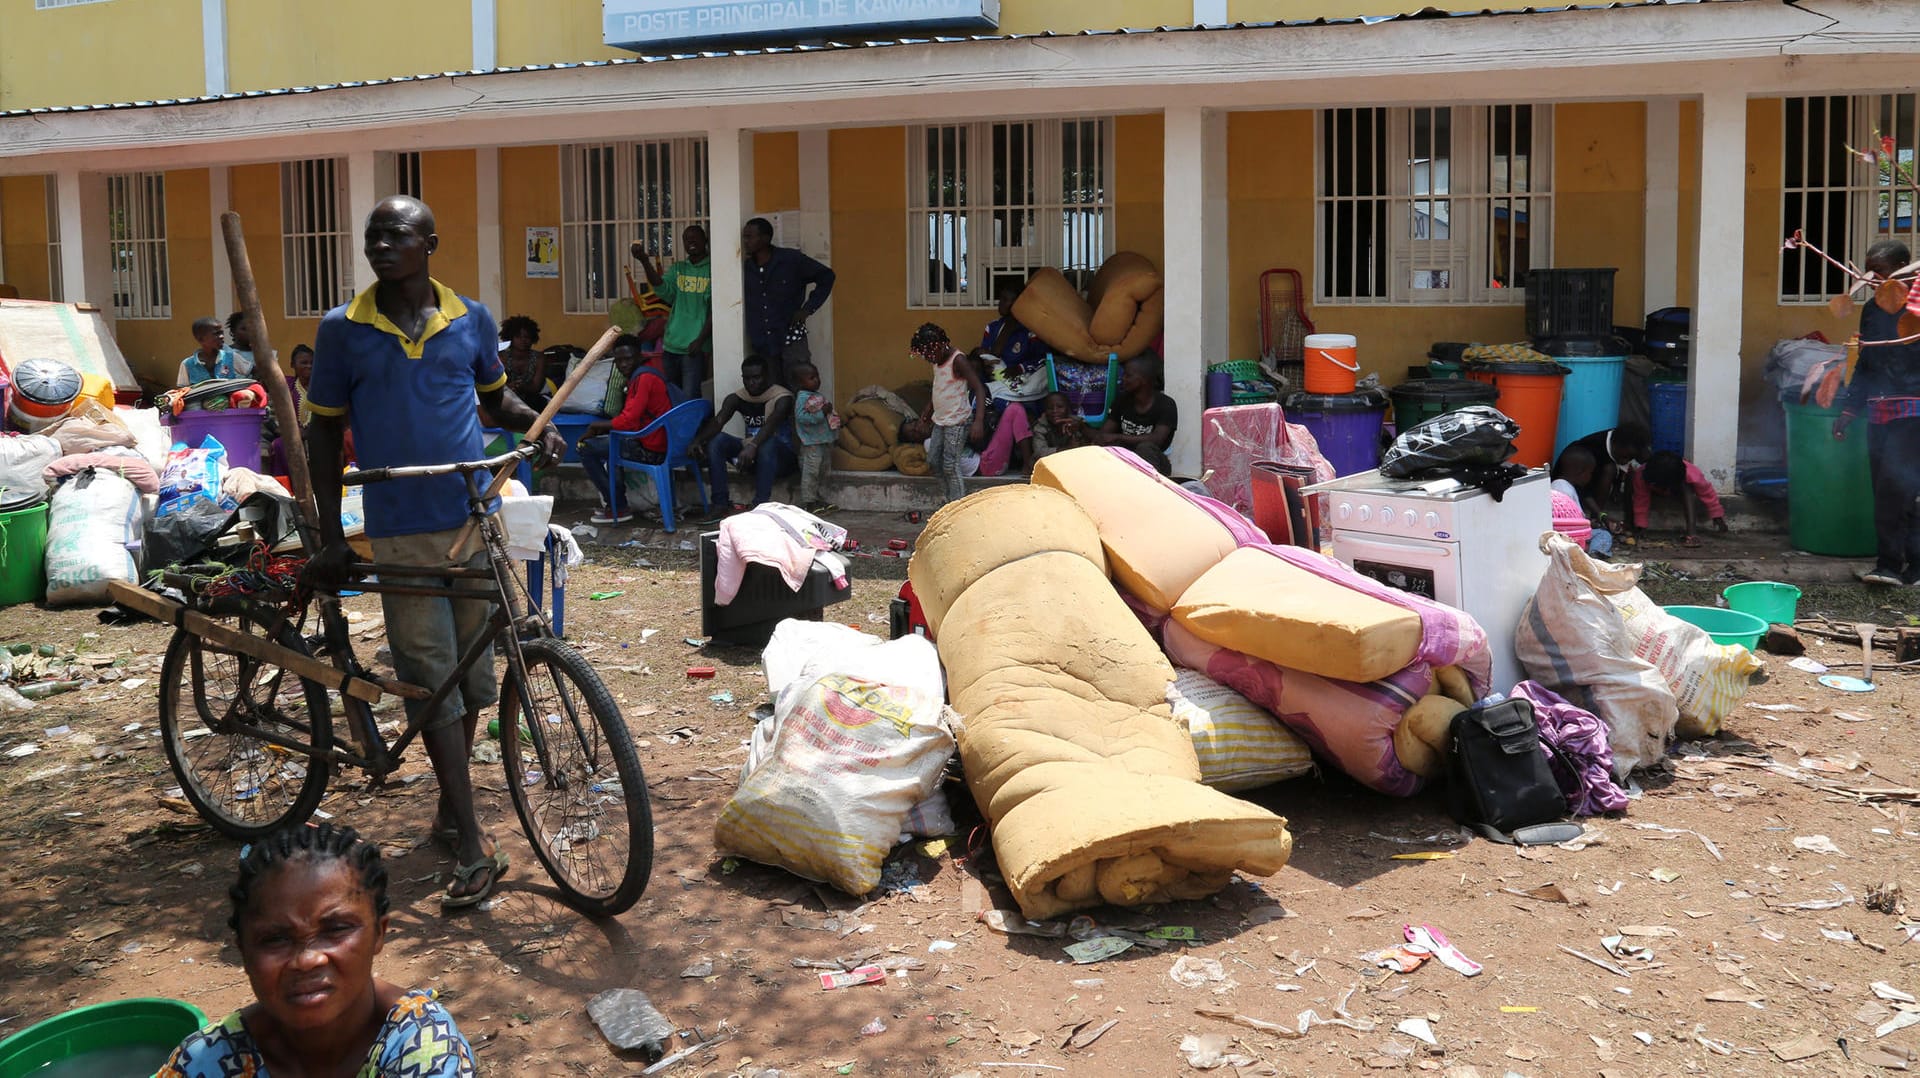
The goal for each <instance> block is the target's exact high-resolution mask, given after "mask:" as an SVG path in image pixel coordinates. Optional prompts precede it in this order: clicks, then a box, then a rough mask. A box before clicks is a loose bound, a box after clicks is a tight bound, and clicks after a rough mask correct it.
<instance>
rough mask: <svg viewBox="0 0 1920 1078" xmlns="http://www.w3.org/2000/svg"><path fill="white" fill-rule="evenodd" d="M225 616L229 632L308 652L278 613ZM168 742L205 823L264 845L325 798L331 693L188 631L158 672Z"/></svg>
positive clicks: (241, 609) (230, 612)
mask: <svg viewBox="0 0 1920 1078" xmlns="http://www.w3.org/2000/svg"><path fill="white" fill-rule="evenodd" d="M223 612H224V613H226V614H227V617H226V618H224V619H223V623H224V624H226V625H227V626H229V627H230V628H233V629H236V630H238V631H240V632H244V633H246V634H248V635H250V636H253V637H256V638H258V639H261V640H265V641H267V642H269V643H273V644H278V645H280V646H281V647H285V648H291V649H293V650H294V651H298V652H300V653H301V654H303V655H304V654H306V653H307V646H306V642H305V641H304V640H302V639H301V637H300V634H299V632H297V631H296V630H295V629H294V628H293V627H292V626H291V625H289V624H288V623H287V621H286V620H285V619H284V618H282V617H280V616H279V615H278V613H277V612H276V611H274V610H272V609H271V608H262V607H260V606H259V605H257V604H253V603H244V604H239V605H237V606H235V607H230V608H228V609H227V610H225V611H223ZM262 735H265V736H262ZM273 738H278V739H281V740H284V741H286V742H289V744H276V743H275V742H274V741H273V740H271V739H273ZM160 743H161V745H162V747H163V748H164V749H165V750H166V754H167V762H168V763H169V764H170V765H172V767H173V774H174V777H175V778H177V779H179V781H180V790H181V792H182V793H183V794H185V795H186V798H187V801H188V802H190V803H191V804H192V805H193V807H194V809H195V811H197V812H199V813H200V815H201V817H202V818H204V819H205V820H206V821H207V822H208V823H210V824H212V825H213V826H214V827H215V828H216V829H217V830H219V831H220V832H221V833H223V834H226V835H230V836H232V837H234V838H238V839H255V838H260V837H261V836H263V835H267V834H271V833H272V832H274V831H276V830H278V829H279V828H281V827H283V826H285V825H287V824H293V823H301V822H303V821H305V820H306V819H308V818H309V817H311V816H312V815H313V810H314V809H316V808H318V807H319V806H320V799H321V798H322V797H323V796H325V794H326V792H327V766H328V764H327V754H328V752H329V751H330V750H331V749H332V747H333V718H332V714H331V712H330V711H329V709H328V701H327V691H326V689H325V688H323V687H321V686H320V685H319V684H318V683H316V682H312V681H307V680H305V679H303V678H300V677H297V676H295V675H294V674H291V673H289V672H288V671H287V670H286V669H284V668H282V667H280V666H276V665H274V664H272V663H267V662H262V661H261V660H259V659H255V658H253V657H251V656H248V655H242V654H240V653H239V652H235V651H229V650H227V649H224V648H222V647H220V646H219V645H217V644H214V643H213V642H212V641H209V640H205V639H203V638H201V637H198V636H195V635H193V634H192V633H189V632H187V631H186V630H184V629H182V630H180V631H177V632H175V633H174V634H173V640H172V642H170V643H169V644H168V645H167V655H166V658H165V659H164V660H163V661H162V662H161V665H160ZM294 745H298V746H300V747H299V748H294V747H293V746H294Z"/></svg>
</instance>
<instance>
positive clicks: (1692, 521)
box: [1627, 452, 1727, 547]
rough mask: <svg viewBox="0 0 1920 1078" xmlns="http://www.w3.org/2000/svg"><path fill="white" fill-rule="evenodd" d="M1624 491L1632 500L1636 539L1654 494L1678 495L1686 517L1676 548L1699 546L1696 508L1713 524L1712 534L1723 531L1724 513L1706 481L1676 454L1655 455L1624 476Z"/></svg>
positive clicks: (1717, 498) (1725, 527)
mask: <svg viewBox="0 0 1920 1078" xmlns="http://www.w3.org/2000/svg"><path fill="white" fill-rule="evenodd" d="M1627 490H1628V492H1629V493H1630V494H1631V495H1632V498H1633V530H1634V533H1635V534H1636V535H1637V534H1638V533H1640V532H1641V531H1643V530H1645V528H1646V526H1647V509H1648V508H1649V506H1650V505H1651V503H1652V501H1653V496H1654V495H1655V494H1664V495H1669V496H1672V495H1678V496H1679V498H1680V504H1681V507H1682V508H1683V509H1685V511H1686V515H1687V531H1686V534H1684V535H1682V536H1681V537H1680V545H1682V546H1689V547H1696V546H1699V545H1700V536H1699V534H1698V521H1699V514H1698V511H1697V509H1696V508H1695V507H1696V506H1702V507H1705V509H1706V511H1707V519H1708V520H1710V521H1712V522H1713V526H1714V529H1715V530H1717V531H1726V530H1727V511H1726V510H1725V509H1722V508H1721V507H1720V496H1719V495H1718V494H1716V493H1714V490H1713V484H1712V483H1709V482H1707V477H1706V476H1705V475H1702V474H1701V472H1700V469H1699V468H1696V467H1694V465H1693V462H1692V461H1689V460H1685V459H1683V458H1682V457H1681V456H1680V454H1678V453H1670V452H1663V453H1655V454H1654V455H1653V458H1652V459H1651V460H1649V461H1647V466H1646V467H1644V468H1637V469H1635V470H1634V471H1631V472H1629V473H1627Z"/></svg>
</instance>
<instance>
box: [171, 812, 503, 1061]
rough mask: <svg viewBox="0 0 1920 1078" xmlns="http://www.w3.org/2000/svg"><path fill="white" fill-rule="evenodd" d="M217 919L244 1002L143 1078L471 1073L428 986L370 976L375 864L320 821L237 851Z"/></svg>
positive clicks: (380, 937)
mask: <svg viewBox="0 0 1920 1078" xmlns="http://www.w3.org/2000/svg"><path fill="white" fill-rule="evenodd" d="M229 894H230V895H231V896H232V898H233V915H232V917H231V918H230V919H229V920H228V922H227V923H228V924H229V925H231V926H232V928H233V931H234V935H235V937H236V938H237V940H238V942H239V947H240V961H241V963H242V964H243V965H244V966H245V967H246V971H247V980H248V981H249V982H251V983H252V985H253V994H254V998H255V1002H254V1003H251V1004H248V1005H247V1006H245V1007H242V1008H241V1009H240V1010H238V1011H235V1012H234V1013H233V1014H231V1015H228V1016H227V1017H226V1019H225V1020H223V1021H220V1022H217V1023H214V1024H213V1025H210V1026H208V1027H206V1028H205V1029H202V1030H200V1031H199V1032H197V1033H195V1034H193V1035H192V1036H190V1037H188V1038H187V1039H186V1040H184V1041H182V1042H180V1047H178V1048H176V1049H174V1052H173V1057H172V1058H171V1059H169V1060H168V1061H167V1063H166V1065H165V1066H163V1067H161V1068H160V1070H159V1073H158V1074H157V1075H155V1078H229V1076H231V1075H238V1074H246V1075H253V1076H255V1078H292V1076H297V1075H309V1074H312V1075H320V1074H329V1075H331V1074H351V1075H354V1076H355V1078H471V1076H472V1075H473V1074H474V1067H473V1050H472V1049H471V1048H470V1047H468V1045H467V1039H466V1038H465V1037H463V1036H461V1035H460V1030H459V1028H458V1027H456V1026H455V1025H454V1024H453V1016H452V1015H449V1014H448V1013H447V1012H446V1010H445V1009H444V1008H442V1007H441V1006H440V1004H438V1003H436V1002H434V996H433V993H432V992H424V991H419V990H416V989H401V988H400V987H399V986H397V985H393V984H389V983H387V982H386V981H382V980H379V979H378V978H376V977H374V975H373V959H374V956H376V955H378V954H379V953H380V950H381V948H382V947H383V946H385V944H386V939H387V925H388V921H389V917H388V914H387V870H386V867H385V866H384V865H382V864H381V862H380V850H379V848H378V847H376V846H374V845H373V844H372V843H370V842H365V841H363V840H362V839H361V838H360V836H359V835H358V834H355V833H354V831H353V829H352V828H349V827H335V826H334V825H333V824H331V823H322V824H320V825H319V826H318V827H310V826H297V827H289V828H287V829H285V830H282V831H279V832H276V833H274V834H272V835H270V836H268V837H267V838H265V839H262V840H260V841H259V842H256V843H254V844H253V845H251V846H246V847H242V848H241V853H240V878H239V880H238V881H237V882H236V883H235V884H234V885H233V888H232V890H231V891H230V892H229Z"/></svg>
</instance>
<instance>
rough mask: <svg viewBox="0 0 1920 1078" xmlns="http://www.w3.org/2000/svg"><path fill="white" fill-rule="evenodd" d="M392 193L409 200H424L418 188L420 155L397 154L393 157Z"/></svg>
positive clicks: (415, 153) (414, 153) (416, 153)
mask: <svg viewBox="0 0 1920 1078" xmlns="http://www.w3.org/2000/svg"><path fill="white" fill-rule="evenodd" d="M393 173H394V177H393V179H394V193H395V194H401V195H407V196H409V197H411V198H425V197H426V196H425V195H423V194H421V193H420V192H421V190H422V188H421V186H420V154H419V153H418V152H413V153H399V154H394V155H393Z"/></svg>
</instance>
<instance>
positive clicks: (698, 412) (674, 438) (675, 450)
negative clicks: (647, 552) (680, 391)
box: [607, 397, 713, 534]
mask: <svg viewBox="0 0 1920 1078" xmlns="http://www.w3.org/2000/svg"><path fill="white" fill-rule="evenodd" d="M712 415H713V402H712V401H710V400H707V399H706V398H704V397H702V398H701V399H699V400H691V401H687V402H686V403H684V404H676V405H674V406H673V407H672V408H669V409H667V414H666V415H663V416H661V417H660V418H659V419H656V420H654V421H653V422H651V423H649V424H647V425H646V426H645V427H644V428H642V429H640V430H637V431H618V430H617V431H614V432H612V433H611V434H609V435H607V504H608V505H612V504H614V500H613V495H614V491H615V490H616V489H617V488H618V485H619V484H620V483H623V482H625V481H626V480H625V478H624V477H623V476H622V475H621V474H620V473H621V472H623V471H634V472H643V473H645V474H646V475H647V477H648V478H649V479H651V480H653V489H654V492H655V493H656V494H658V495H659V496H660V523H661V524H662V525H663V526H665V528H666V529H667V531H668V533H669V534H671V533H672V532H673V472H674V469H676V468H685V469H687V470H688V471H690V472H692V473H693V486H694V489H695V490H698V491H699V492H700V508H701V510H702V511H703V512H704V511H707V510H710V509H711V508H712V503H711V502H709V501H708V500H707V485H706V483H704V482H702V481H701V471H702V465H703V462H702V461H698V460H695V459H694V458H693V453H692V450H691V447H692V445H693V436H694V435H696V434H698V433H700V427H701V425H702V424H704V423H706V421H707V419H708V417H710V416H712ZM661 430H664V431H666V432H667V459H666V460H665V461H664V462H662V463H660V464H646V463H642V462H641V461H637V460H628V459H627V458H626V456H625V455H624V454H622V453H621V451H620V446H621V443H622V442H623V441H624V440H626V439H628V438H640V437H644V436H645V435H649V434H653V433H655V432H656V431H661Z"/></svg>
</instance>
